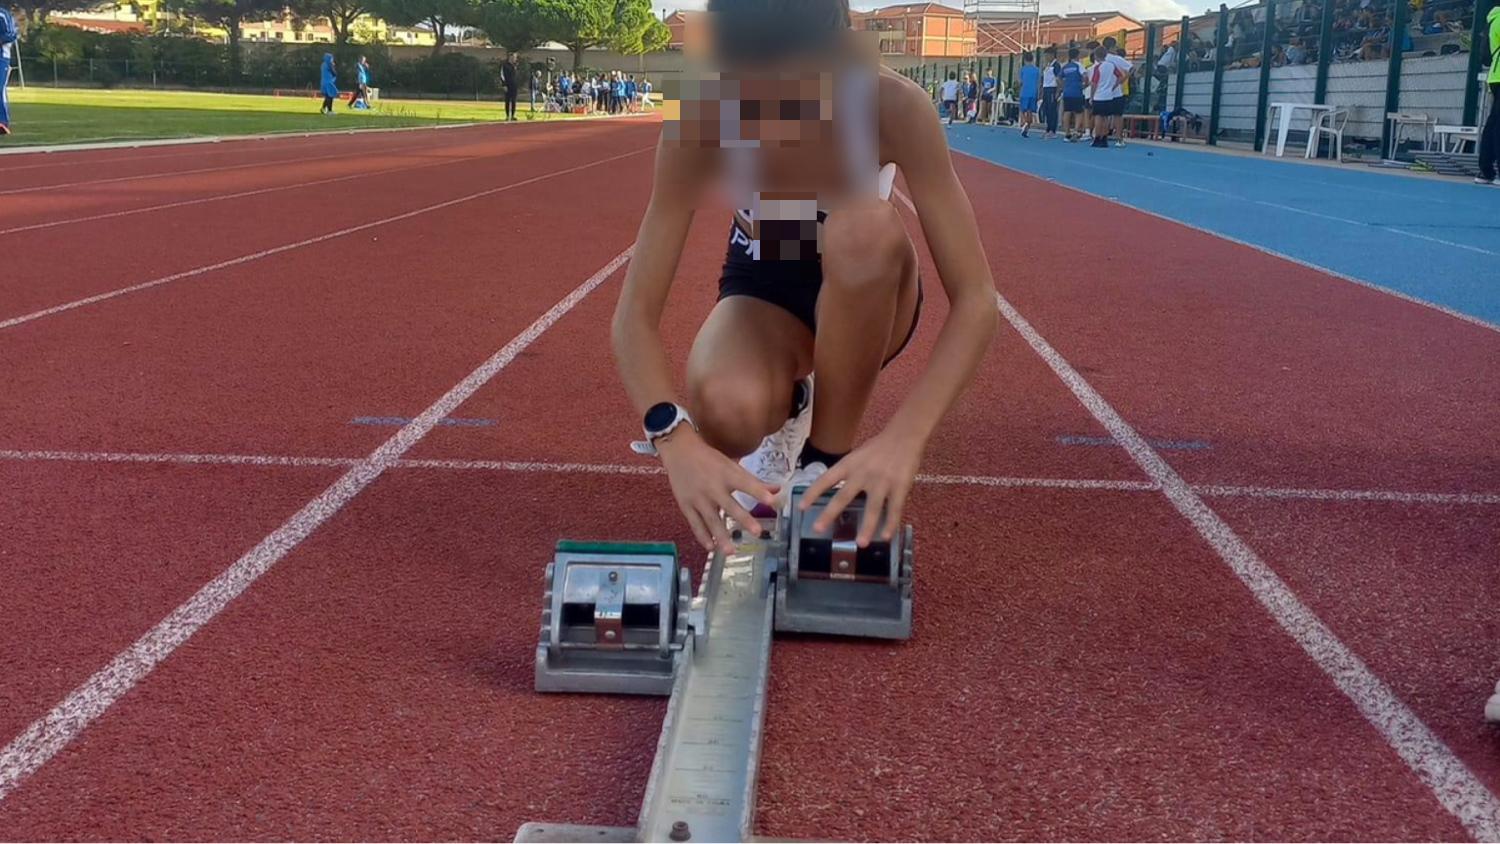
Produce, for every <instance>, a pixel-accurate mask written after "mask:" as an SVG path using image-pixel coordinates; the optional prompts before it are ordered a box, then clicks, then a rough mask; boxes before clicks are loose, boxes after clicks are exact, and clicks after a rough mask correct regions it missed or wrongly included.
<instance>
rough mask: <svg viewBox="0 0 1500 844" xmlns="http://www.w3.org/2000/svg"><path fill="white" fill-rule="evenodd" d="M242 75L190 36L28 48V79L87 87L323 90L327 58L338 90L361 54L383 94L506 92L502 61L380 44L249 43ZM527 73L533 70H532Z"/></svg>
mask: <svg viewBox="0 0 1500 844" xmlns="http://www.w3.org/2000/svg"><path fill="white" fill-rule="evenodd" d="M242 47H243V59H242V67H241V72H240V75H239V77H238V78H233V77H232V75H231V73H230V69H229V67H230V65H229V49H228V47H227V45H224V44H215V43H212V42H209V41H205V40H203V39H201V38H198V37H195V36H192V35H189V34H185V33H170V32H168V33H160V34H151V35H146V34H141V33H110V34H100V33H93V32H85V31H84V30H81V29H76V28H73V27H65V26H47V25H43V26H39V27H33V28H32V30H31V31H30V32H29V33H28V35H27V38H26V39H25V40H24V41H23V42H22V44H21V55H22V57H23V59H24V61H25V62H26V65H27V67H26V72H27V76H28V78H29V79H35V80H36V81H37V82H47V81H50V80H52V79H54V78H55V79H56V80H57V81H58V82H83V83H89V84H94V85H102V86H105V87H110V86H113V85H119V84H128V85H132V86H135V85H170V86H187V87H212V88H257V89H301V88H307V89H312V88H316V87H317V84H318V69H319V67H320V66H321V64H322V60H323V54H324V53H327V52H332V53H333V54H334V56H335V57H336V59H337V61H338V68H339V85H340V87H342V88H344V89H348V88H350V87H352V86H353V84H354V65H355V62H356V61H357V60H358V59H359V57H360V56H365V57H366V58H367V59H368V60H369V62H370V71H371V76H372V79H373V84H375V85H376V86H378V87H380V88H381V89H382V91H385V92H390V93H395V94H401V93H424V94H440V95H451V96H485V95H491V96H495V95H499V93H500V62H499V60H498V59H496V60H494V61H481V60H480V59H477V58H475V57H474V56H471V55H467V54H464V53H451V52H449V53H439V54H437V55H428V56H423V57H421V58H417V59H401V60H397V59H392V58H391V55H390V52H389V51H388V50H387V49H386V48H385V46H384V45H380V44H353V45H332V44H305V45H282V44H261V43H250V42H245V43H243V45H242ZM526 73H527V74H529V73H530V68H527V70H526Z"/></svg>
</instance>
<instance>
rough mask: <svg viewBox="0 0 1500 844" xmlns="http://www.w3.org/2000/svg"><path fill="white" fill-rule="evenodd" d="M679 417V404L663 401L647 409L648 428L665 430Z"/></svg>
mask: <svg viewBox="0 0 1500 844" xmlns="http://www.w3.org/2000/svg"><path fill="white" fill-rule="evenodd" d="M676 418H677V405H675V404H671V403H669V402H662V403H661V404H658V405H653V406H652V408H651V409H650V410H648V411H646V430H647V431H653V432H654V431H664V430H666V428H667V426H668V425H670V424H672V420H674V419H676Z"/></svg>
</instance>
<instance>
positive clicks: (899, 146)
mask: <svg viewBox="0 0 1500 844" xmlns="http://www.w3.org/2000/svg"><path fill="white" fill-rule="evenodd" d="M877 96H878V97H879V100H880V148H881V154H882V156H883V157H884V160H886V161H894V162H896V163H897V164H901V165H903V166H904V161H903V159H906V158H907V157H909V156H913V155H918V156H920V155H924V154H927V153H935V154H943V149H942V131H941V127H939V126H938V117H937V110H936V109H934V108H933V107H932V100H931V99H930V98H929V97H928V96H927V92H926V91H924V90H922V87H921V86H920V85H918V84H917V83H915V82H913V81H911V80H910V79H907V78H906V77H904V76H902V75H901V74H899V73H897V72H895V71H894V70H891V69H890V68H888V67H881V68H880V87H879V93H878V94H877ZM934 139H936V140H934Z"/></svg>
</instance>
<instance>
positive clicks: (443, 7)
mask: <svg viewBox="0 0 1500 844" xmlns="http://www.w3.org/2000/svg"><path fill="white" fill-rule="evenodd" d="M368 4H369V11H370V13H371V14H373V15H375V16H377V17H380V18H383V19H385V21H386V22H387V23H393V24H395V25H397V26H416V25H417V24H425V25H427V26H429V27H431V28H432V34H433V36H434V37H435V38H436V39H437V41H436V42H435V43H434V44H433V45H432V54H433V55H434V56H435V55H437V54H438V53H439V52H441V51H442V49H443V45H444V44H446V43H447V42H448V34H447V28H448V27H450V26H460V25H463V24H469V23H474V20H475V18H476V17H477V13H478V9H477V7H476V5H475V4H474V3H471V2H469V0H368Z"/></svg>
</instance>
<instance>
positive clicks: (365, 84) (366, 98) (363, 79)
mask: <svg viewBox="0 0 1500 844" xmlns="http://www.w3.org/2000/svg"><path fill="white" fill-rule="evenodd" d="M354 74H355V78H354V92H353V93H351V94H350V95H349V107H350V108H359V109H367V108H369V107H370V60H369V59H366V58H365V57H364V56H360V57H359V64H356V65H355V66H354Z"/></svg>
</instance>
